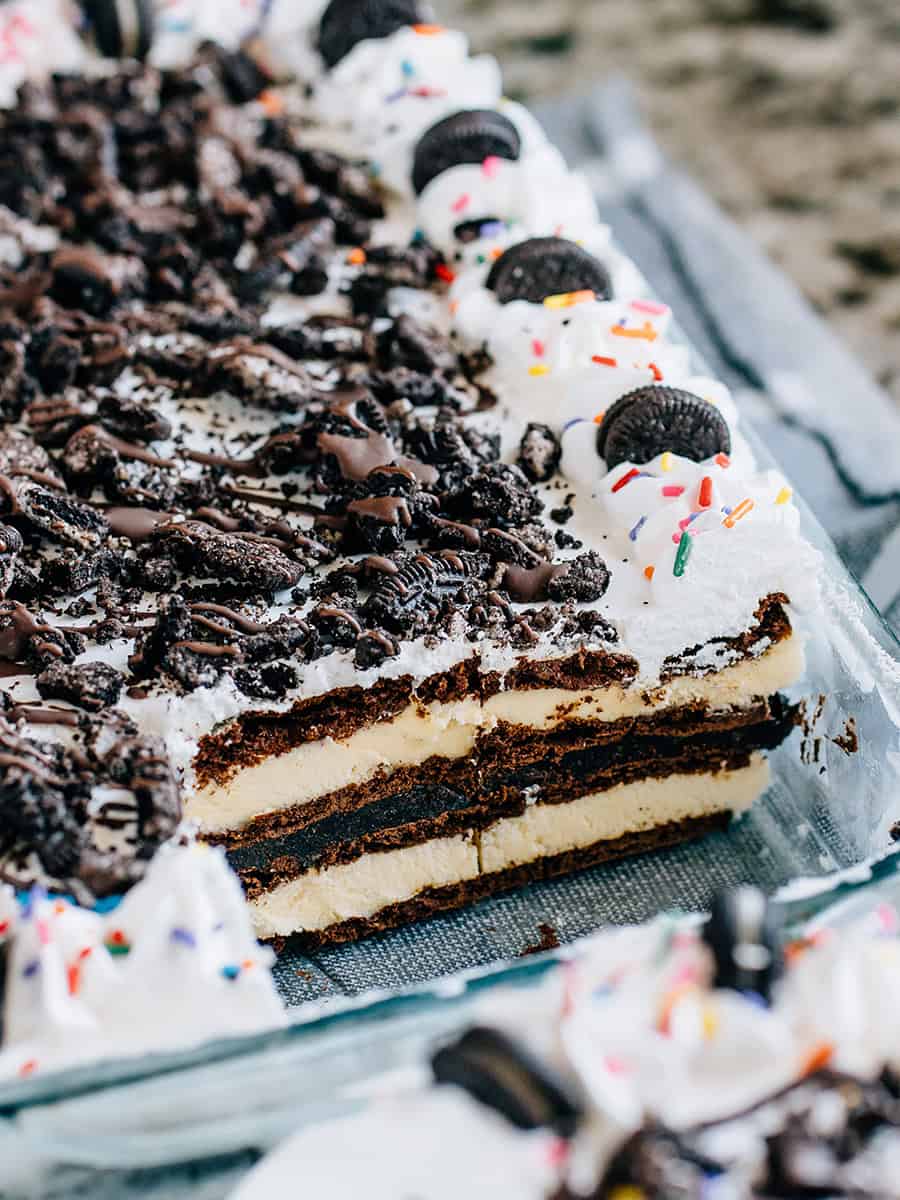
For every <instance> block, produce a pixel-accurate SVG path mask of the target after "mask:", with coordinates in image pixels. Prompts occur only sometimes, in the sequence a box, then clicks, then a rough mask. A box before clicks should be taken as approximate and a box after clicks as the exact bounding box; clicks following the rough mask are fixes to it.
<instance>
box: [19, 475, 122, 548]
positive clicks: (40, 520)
mask: <svg viewBox="0 0 900 1200" xmlns="http://www.w3.org/2000/svg"><path fill="white" fill-rule="evenodd" d="M16 503H17V505H18V507H19V511H20V512H21V514H22V516H23V517H25V518H26V519H27V520H28V522H29V523H30V524H31V525H32V526H33V527H34V528H35V529H37V530H38V531H40V533H42V534H44V535H45V536H46V537H49V538H52V539H53V540H54V541H57V542H64V543H65V544H66V545H67V546H74V547H75V548H76V549H78V550H96V549H97V548H98V547H99V546H100V545H102V543H103V542H105V541H106V539H107V538H108V537H109V526H108V525H107V523H106V520H105V518H104V517H103V516H102V515H101V514H100V513H99V512H98V511H97V509H95V508H91V506H90V505H89V504H83V503H82V502H81V501H80V500H76V499H75V498H74V497H72V496H69V495H67V494H66V493H65V492H60V491H56V490H55V489H52V488H46V487H43V486H42V485H41V484H39V483H34V482H33V481H32V480H30V479H22V480H20V481H18V482H17V485H16Z"/></svg>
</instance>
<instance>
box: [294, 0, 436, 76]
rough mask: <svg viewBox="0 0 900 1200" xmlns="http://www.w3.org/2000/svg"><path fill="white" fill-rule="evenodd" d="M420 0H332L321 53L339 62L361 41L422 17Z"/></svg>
mask: <svg viewBox="0 0 900 1200" xmlns="http://www.w3.org/2000/svg"><path fill="white" fill-rule="evenodd" d="M419 11H420V10H419V5H418V3H417V0H331V3H330V4H329V5H328V7H327V8H326V9H325V11H324V13H323V14H322V19H321V21H320V22H319V42H318V45H319V53H320V54H321V55H322V58H323V59H324V60H325V64H326V66H328V67H329V68H331V67H335V66H337V64H338V63H339V62H340V61H341V59H342V58H345V57H346V56H347V55H348V54H349V53H350V51H351V50H352V49H353V47H354V46H355V45H357V43H359V42H362V41H366V40H368V39H369V38H386V37H390V35H391V34H392V33H395V32H396V31H397V30H398V29H402V28H403V26H404V25H416V24H418V23H419V22H420V21H421V17H420V15H419Z"/></svg>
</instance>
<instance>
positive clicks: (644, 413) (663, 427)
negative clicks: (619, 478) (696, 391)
mask: <svg viewBox="0 0 900 1200" xmlns="http://www.w3.org/2000/svg"><path fill="white" fill-rule="evenodd" d="M666 450H670V451H671V452H672V453H673V454H677V455H680V456H681V457H682V458H689V459H691V460H692V462H703V461H704V460H705V459H707V458H712V457H713V456H714V455H716V454H730V453H731V433H730V431H729V429H728V424H727V422H726V421H725V418H724V417H723V416H722V414H721V413H720V412H719V410H718V409H717V408H716V407H715V405H713V404H710V403H709V401H708V400H701V399H700V397H699V396H694V395H692V393H691V392H686V391H684V390H683V389H682V388H672V387H656V386H653V385H651V386H649V387H643V388H638V389H637V390H636V391H633V392H629V393H628V394H627V395H625V396H622V397H620V399H618V400H617V401H616V402H615V404H613V405H612V407H611V408H609V409H608V410H607V412H606V414H605V415H604V417H603V421H602V422H601V424H600V428H599V430H598V432H597V452H598V454H599V455H600V457H601V458H603V459H604V460H605V461H606V465H607V467H608V468H609V469H610V470H612V468H613V467H617V466H618V465H619V463H623V462H632V463H648V462H652V460H653V459H654V458H656V457H657V455H659V454H663V453H665V451H666Z"/></svg>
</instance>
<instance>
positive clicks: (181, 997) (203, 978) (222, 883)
mask: <svg viewBox="0 0 900 1200" xmlns="http://www.w3.org/2000/svg"><path fill="white" fill-rule="evenodd" d="M4 911H5V910H4ZM8 919H9V920H10V922H11V924H12V936H11V939H10V945H9V947H8V950H7V955H8V958H7V980H6V1001H5V1009H4V1041H3V1048H2V1050H0V1078H2V1077H3V1076H10V1075H12V1076H18V1077H20V1078H27V1077H30V1076H32V1075H34V1074H35V1073H37V1072H39V1071H40V1072H42V1073H43V1072H46V1071H49V1070H54V1069H60V1068H62V1067H66V1066H71V1065H73V1064H75V1063H77V1062H82V1061H92V1060H95V1059H98V1058H118V1057H128V1056H131V1055H135V1054H141V1053H147V1052H153V1051H163V1050H174V1049H180V1048H184V1047H187V1046H190V1045H192V1044H194V1043H198V1042H202V1041H206V1040H209V1039H211V1038H214V1037H222V1036H227V1035H230V1034H238V1033H249V1032H254V1031H257V1030H261V1029H266V1028H269V1027H275V1026H277V1025H279V1024H281V1023H282V1022H283V1020H284V1011H283V1007H282V1004H281V1001H280V1000H279V998H278V995H277V992H276V990H275V986H274V983H273V981H272V977H271V974H270V970H269V968H270V966H271V964H272V962H273V961H274V957H273V955H272V953H271V951H270V950H268V949H266V948H263V947H261V946H259V945H258V943H257V942H256V939H255V937H254V936H253V931H252V927H251V924H250V917H249V912H248V909H247V906H246V904H245V902H244V898H243V893H242V891H241V887H240V884H239V883H238V881H237V877H236V876H235V875H234V874H233V873H232V871H231V870H230V868H229V867H228V865H227V863H226V861H225V856H224V853H223V852H221V851H218V850H212V849H209V848H207V847H204V846H200V845H196V844H192V845H188V846H181V845H170V846H167V847H164V848H163V849H162V850H161V851H159V853H158V854H157V855H156V857H155V858H154V859H153V861H152V862H151V863H150V865H149V867H148V868H147V873H146V875H145V876H144V879H143V880H142V881H141V882H140V883H139V884H138V885H136V886H135V887H134V888H133V889H132V890H131V891H130V892H129V893H128V894H127V895H126V896H125V897H124V899H122V901H121V902H120V903H118V904H115V905H113V904H109V903H106V904H104V905H102V906H100V907H99V908H98V909H93V910H91V909H86V908H81V907H79V906H78V905H75V904H73V903H71V902H70V901H69V900H67V899H65V898H62V897H58V896H53V895H49V894H47V893H46V892H45V891H43V890H42V889H39V888H34V889H32V891H31V892H29V893H28V894H27V895H25V896H24V897H23V898H22V902H21V904H20V906H19V912H18V914H17V915H16V916H14V917H13V916H12V915H10V917H9V918H8Z"/></svg>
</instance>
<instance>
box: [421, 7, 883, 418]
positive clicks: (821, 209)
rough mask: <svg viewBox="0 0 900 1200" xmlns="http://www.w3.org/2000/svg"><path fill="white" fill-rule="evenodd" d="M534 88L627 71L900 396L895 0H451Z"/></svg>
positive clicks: (676, 149)
mask: <svg viewBox="0 0 900 1200" xmlns="http://www.w3.org/2000/svg"><path fill="white" fill-rule="evenodd" d="M439 9H440V15H441V19H442V21H443V23H444V24H447V25H451V26H457V27H461V28H464V29H465V30H466V31H467V32H468V33H469V34H470V36H471V39H472V43H473V49H475V50H485V51H490V52H491V53H493V54H495V55H496V56H497V57H498V58H499V59H500V61H501V63H502V66H503V69H504V74H505V77H506V82H507V91H508V92H509V94H510V95H511V96H513V97H514V98H515V99H525V100H535V99H539V98H547V97H551V96H555V95H560V94H563V93H571V92H573V91H579V90H581V91H584V90H586V89H588V88H589V87H590V86H591V84H592V83H593V82H596V81H598V80H599V79H601V78H603V77H604V76H606V75H608V74H610V73H613V72H618V73H623V74H625V75H627V76H629V77H630V79H631V80H632V81H633V83H634V84H635V86H636V89H637V92H638V96H639V99H640V103H641V107H642V110H643V114H644V116H645V118H646V119H647V120H648V122H649V124H650V125H651V127H652V129H653V131H654V133H655V134H656V136H657V137H658V139H659V141H660V143H661V145H662V146H663V148H664V149H665V150H666V152H667V153H668V154H670V155H671V157H673V158H674V159H676V160H677V161H678V162H679V163H680V164H681V165H683V166H685V167H686V168H687V169H688V170H689V171H690V172H692V173H693V175H694V176H695V178H696V179H697V180H698V181H699V182H700V183H701V184H702V185H703V186H704V187H705V188H706V189H707V191H708V192H709V193H710V194H711V195H713V196H714V197H715V198H716V199H717V200H718V201H719V203H720V204H721V205H722V206H723V207H724V208H725V209H726V210H727V211H728V212H729V213H731V215H732V216H734V217H735V219H736V220H737V221H738V222H739V223H740V224H741V225H743V226H744V228H745V229H746V230H747V231H748V232H749V233H750V234H751V235H752V236H753V237H754V238H755V239H756V240H757V241H758V242H759V243H760V244H761V245H762V246H763V247H764V248H765V249H766V250H767V251H768V253H769V255H770V256H771V257H772V258H773V259H774V260H775V261H776V262H777V263H778V264H779V265H780V266H781V267H782V268H783V269H784V270H785V271H786V272H787V274H788V275H790V276H791V277H792V278H793V279H794V281H795V282H796V283H797V284H798V285H799V286H800V288H801V289H802V290H803V292H804V293H805V295H806V296H807V297H808V299H809V300H810V301H811V302H812V304H813V305H814V306H815V308H816V309H818V310H819V311H820V312H821V313H822V314H823V315H825V316H826V317H827V318H828V320H829V321H830V322H831V324H832V326H833V327H834V328H835V329H836V330H837V332H839V333H840V334H841V335H842V336H843V338H844V339H845V341H846V342H847V343H848V344H849V345H850V347H851V348H852V349H854V350H855V352H856V353H857V354H858V355H859V356H860V357H861V358H862V359H863V361H864V362H865V363H866V365H867V366H868V368H869V370H870V371H871V373H872V374H873V375H874V376H875V378H876V379H878V381H879V382H880V383H881V384H882V385H883V386H884V387H885V388H886V389H887V390H888V391H889V392H890V393H891V395H892V396H893V398H894V400H895V401H896V403H897V405H898V406H900V0H636V2H635V0H631V2H623V0H527V2H523V0H440V4H439Z"/></svg>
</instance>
